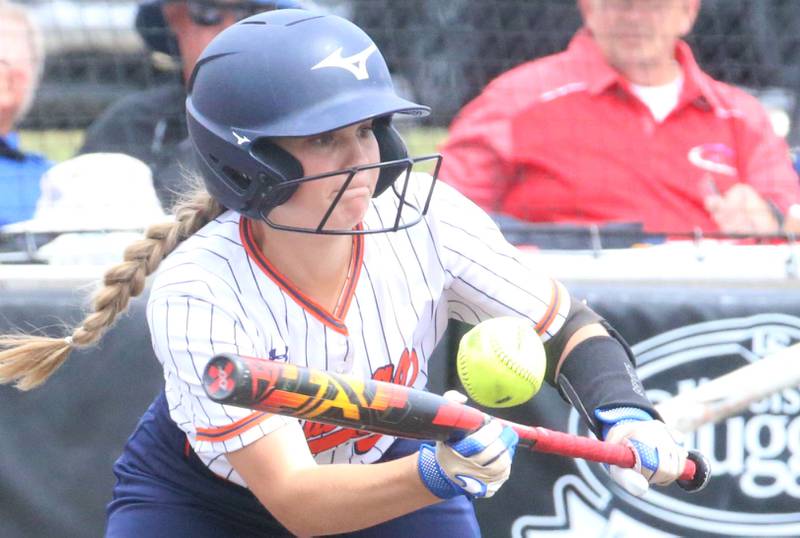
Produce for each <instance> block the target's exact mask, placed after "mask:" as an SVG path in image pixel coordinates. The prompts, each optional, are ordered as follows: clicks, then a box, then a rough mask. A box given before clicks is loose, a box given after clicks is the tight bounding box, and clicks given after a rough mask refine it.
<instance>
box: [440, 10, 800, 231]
mask: <svg viewBox="0 0 800 538" xmlns="http://www.w3.org/2000/svg"><path fill="white" fill-rule="evenodd" d="M578 1H579V7H580V10H581V13H582V15H583V19H584V23H585V27H584V28H583V29H581V30H580V31H579V32H578V33H577V34H576V35H575V37H574V38H573V40H572V42H571V43H570V45H569V48H568V49H567V50H566V51H564V52H562V53H559V54H555V55H553V56H548V57H545V58H541V59H539V60H536V61H532V62H528V63H526V64H523V65H521V66H519V67H517V68H515V69H512V70H511V71H509V72H507V73H504V74H503V75H501V76H500V77H498V78H497V79H496V80H494V81H493V82H492V83H490V84H489V85H488V86H487V88H486V89H485V90H484V91H483V93H482V94H481V95H480V96H479V97H477V98H476V99H475V100H473V101H472V102H471V103H469V104H468V105H467V106H466V107H465V108H464V109H463V110H462V111H461V112H460V114H459V115H458V117H457V118H456V119H455V121H454V122H453V124H452V126H451V128H450V135H449V139H448V140H447V141H446V143H445V144H444V146H443V147H442V153H443V154H444V161H443V167H442V170H441V177H442V178H443V179H444V180H445V181H447V182H449V183H451V184H453V185H454V186H455V187H456V188H458V189H459V190H461V191H462V192H463V193H464V194H466V195H467V196H469V197H470V198H472V199H473V200H474V201H475V202H476V203H477V204H478V205H480V206H481V207H483V208H484V209H486V210H487V211H490V212H492V213H498V214H504V215H509V216H512V217H516V218H518V219H522V220H526V221H536V222H554V221H555V222H579V223H580V222H584V223H586V222H593V223H607V222H641V223H642V224H643V225H644V228H645V230H647V231H650V232H667V233H669V232H674V233H679V232H691V231H693V230H695V229H697V228H699V229H701V230H703V231H704V232H719V231H722V232H737V233H777V232H779V231H780V230H781V229H782V228H783V229H786V230H793V229H797V226H798V223H800V219H798V218H797V211H798V209H800V205H796V204H798V203H799V202H800V182H799V181H798V177H797V174H796V173H795V171H794V170H793V168H792V163H791V160H790V157H789V150H788V148H787V146H786V144H785V143H784V142H783V141H782V140H781V139H780V138H779V137H777V136H776V135H775V134H774V132H773V130H772V128H771V125H770V122H769V120H768V117H767V114H766V112H765V111H764V109H763V108H762V107H761V105H760V104H759V103H758V101H757V100H756V99H755V98H753V97H751V96H750V95H748V94H746V93H745V92H743V91H741V90H738V89H736V88H734V87H732V86H729V85H727V84H723V83H721V82H718V81H715V80H713V79H712V78H711V77H709V76H708V75H706V74H705V73H703V71H701V69H700V68H699V67H698V65H697V64H696V63H695V60H694V57H693V56H692V52H691V50H690V48H689V46H688V45H687V44H686V43H685V42H683V41H682V40H681V38H682V37H683V36H684V35H686V34H687V33H688V32H689V30H690V29H691V27H692V25H693V23H694V20H695V18H696V16H697V12H698V10H699V3H700V0H578ZM793 206H794V210H792V207H793Z"/></svg>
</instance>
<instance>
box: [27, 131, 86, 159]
mask: <svg viewBox="0 0 800 538" xmlns="http://www.w3.org/2000/svg"><path fill="white" fill-rule="evenodd" d="M19 135H20V146H21V147H22V148H23V149H24V150H25V151H32V152H34V153H39V154H41V155H44V156H45V157H47V158H48V159H50V160H51V161H54V162H61V161H64V160H66V159H69V158H70V157H72V156H74V155H75V153H76V152H77V151H78V149H79V148H80V147H81V144H82V143H83V131H82V130H80V129H74V130H63V131H61V130H51V131H21V132H20V134H19Z"/></svg>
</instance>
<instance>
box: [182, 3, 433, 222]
mask: <svg viewBox="0 0 800 538" xmlns="http://www.w3.org/2000/svg"><path fill="white" fill-rule="evenodd" d="M186 109H187V123H188V127H189V133H190V136H191V139H192V143H193V145H194V147H195V150H196V154H197V157H198V159H197V165H198V168H199V172H200V173H201V176H202V178H203V180H204V182H205V185H206V187H207V189H208V191H209V192H210V193H211V194H212V196H214V197H215V198H216V199H217V200H218V201H219V202H220V203H221V204H222V205H224V206H226V207H228V208H229V209H233V210H235V211H237V212H239V213H241V214H242V215H244V216H246V217H249V218H252V219H259V220H264V221H266V222H267V223H268V224H269V225H270V226H272V227H274V228H278V229H287V230H289V229H291V230H292V231H300V232H308V233H322V234H337V235H339V234H355V233H376V232H384V231H392V230H397V229H403V228H407V227H408V226H411V225H413V224H414V223H416V222H419V220H421V218H422V215H424V212H425V211H427V206H428V203H427V202H426V203H425V204H411V203H410V201H409V199H408V198H406V196H405V193H406V192H407V189H408V186H409V182H411V181H413V176H412V175H411V170H412V168H413V167H414V165H415V164H417V163H419V162H422V161H430V160H437V161H438V159H440V157H439V156H430V157H422V158H416V159H411V158H409V157H408V154H407V150H406V146H405V143H404V142H403V140H402V138H401V137H400V135H399V133H398V132H397V131H396V130H395V129H394V127H393V126H392V116H393V115H394V114H398V113H401V114H413V115H426V114H427V113H428V112H429V109H428V108H427V107H424V106H422V105H418V104H416V103H413V102H411V101H407V100H405V99H402V98H400V97H398V96H397V95H396V94H395V92H394V88H393V85H392V81H391V76H390V75H389V71H388V68H387V67H386V63H385V61H384V59H383V57H382V56H381V54H380V52H379V51H378V50H377V48H376V47H375V44H374V43H373V42H372V40H371V39H370V38H369V37H368V36H367V35H366V34H365V33H364V32H363V31H361V29H359V28H358V27H357V26H355V25H353V24H352V23H350V22H349V21H346V20H345V19H342V18H339V17H336V16H330V15H324V16H321V15H316V14H313V13H310V12H307V11H301V10H292V9H287V10H279V11H272V12H269V13H262V14H258V15H255V16H253V17H250V18H248V19H245V20H243V21H241V22H239V23H237V24H234V25H233V26H231V27H229V28H228V29H226V30H225V31H223V32H222V33H221V34H219V35H218V36H217V37H216V38H215V39H214V40H213V41H212V42H211V44H210V45H209V46H208V47H207V48H206V50H205V51H204V52H203V54H202V55H201V57H200V58H199V60H198V62H197V65H196V66H195V70H194V73H193V74H192V77H191V80H190V83H189V97H188V99H187V106H186ZM370 119H372V120H374V122H373V133H374V135H375V139H376V141H377V143H378V149H379V152H380V162H377V163H372V164H369V165H364V166H359V167H355V168H349V169H345V170H332V171H330V172H326V173H324V174H315V175H313V176H305V174H304V171H303V168H302V166H301V164H300V162H299V161H298V160H297V159H296V158H295V157H294V156H293V155H291V154H290V153H289V152H287V151H285V150H283V149H282V148H280V147H278V146H277V145H276V144H275V143H273V142H272V139H274V138H278V137H309V136H317V135H319V134H322V133H326V132H330V131H336V130H338V129H342V128H344V127H347V126H351V125H354V124H357V123H361V122H364V121H367V120H370ZM373 169H378V170H379V172H378V175H379V177H378V182H377V185H376V187H375V193H374V196H379V195H380V194H381V193H383V192H385V191H387V190H388V189H389V187H390V186H392V187H393V188H392V189H391V193H393V194H394V195H395V196H396V197H397V198H398V200H399V201H400V203H398V204H397V207H398V215H397V217H396V218H395V219H393V222H392V223H391V226H386V227H385V228H381V229H371V230H362V229H361V227H357V228H358V229H353V230H337V229H330V228H329V226H328V222H329V221H328V219H329V218H330V216H331V214H332V213H333V211H334V210H335V207H336V204H337V203H338V202H339V200H340V198H341V196H342V194H343V193H344V189H346V188H347V187H346V186H344V187H342V190H341V191H340V192H339V194H338V196H336V197H335V200H334V202H333V203H332V204H331V207H329V208H328V211H327V212H326V213H325V215H323V216H321V221H320V222H319V224H317V225H315V226H311V227H308V228H298V227H291V226H287V225H284V224H281V223H280V222H276V221H275V219H271V218H270V212H271V211H272V209H274V208H275V207H277V206H279V205H282V204H284V203H285V202H286V201H287V200H289V198H291V196H292V195H293V193H294V192H295V191H296V189H297V187H298V186H299V185H300V184H303V183H305V182H309V181H317V180H322V179H325V178H329V177H332V176H337V175H340V176H345V184H346V185H347V184H349V182H350V181H351V180H352V178H353V177H354V176H355V174H356V173H358V172H361V171H368V170H373ZM436 170H437V171H438V165H437V166H436ZM398 178H401V179H398ZM434 178H435V174H434ZM434 183H435V179H434V181H431V186H430V189H431V191H432V189H433V185H434ZM389 194H390V193H388V192H387V195H389ZM427 198H428V200H429V199H430V193H429V194H428V196H427ZM418 206H422V207H418Z"/></svg>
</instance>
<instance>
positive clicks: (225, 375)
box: [203, 355, 238, 401]
mask: <svg viewBox="0 0 800 538" xmlns="http://www.w3.org/2000/svg"><path fill="white" fill-rule="evenodd" d="M237 372H238V369H237V368H236V362H235V359H233V358H231V357H229V356H227V355H217V356H216V357H214V358H212V359H211V360H210V361H209V362H208V364H207V365H206V368H205V371H204V372H203V388H205V391H206V394H208V396H209V397H210V398H211V399H212V400H214V401H221V400H225V399H226V398H228V397H229V396H230V395H231V394H233V392H234V389H235V388H236V384H237V377H238V376H237V375H236V373H237Z"/></svg>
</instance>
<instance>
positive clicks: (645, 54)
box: [581, 0, 699, 71]
mask: <svg viewBox="0 0 800 538" xmlns="http://www.w3.org/2000/svg"><path fill="white" fill-rule="evenodd" d="M581 7H582V11H583V17H584V21H585V23H586V26H587V27H588V28H589V29H590V30H591V31H592V34H593V36H594V38H595V41H596V42H597V44H598V45H599V47H600V49H601V50H602V51H603V54H604V56H605V57H606V58H607V59H608V61H609V63H611V65H614V66H615V67H618V68H620V69H621V70H623V71H626V70H627V69H628V68H629V67H633V68H636V67H638V68H640V69H641V68H647V66H650V65H652V66H658V65H659V64H662V63H664V62H672V61H673V59H674V55H675V45H676V41H677V40H678V39H679V38H681V37H683V36H684V35H686V34H687V33H688V32H689V30H690V29H691V27H692V24H693V23H694V19H695V16H696V15H697V10H698V9H699V2H698V0H582V2H581Z"/></svg>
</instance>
